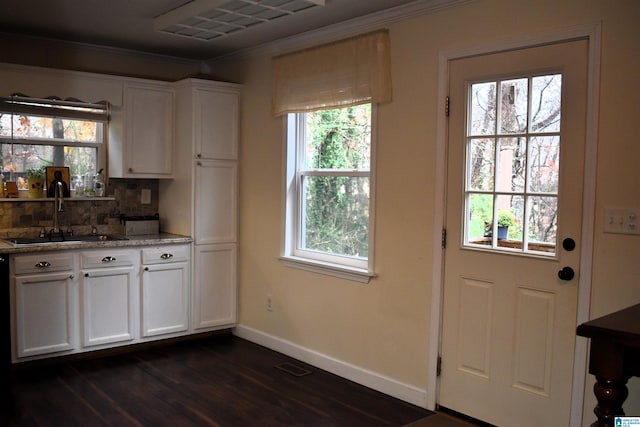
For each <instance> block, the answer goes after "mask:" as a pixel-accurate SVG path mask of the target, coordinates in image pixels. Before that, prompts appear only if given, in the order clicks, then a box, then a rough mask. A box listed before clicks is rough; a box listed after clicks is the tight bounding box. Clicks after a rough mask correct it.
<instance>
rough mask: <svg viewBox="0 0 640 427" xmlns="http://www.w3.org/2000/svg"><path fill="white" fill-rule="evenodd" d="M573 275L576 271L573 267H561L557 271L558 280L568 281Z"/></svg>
mask: <svg viewBox="0 0 640 427" xmlns="http://www.w3.org/2000/svg"><path fill="white" fill-rule="evenodd" d="M575 275H576V272H575V271H573V268H571V267H562V269H561V270H560V271H558V277H559V278H560V280H566V281H569V280H571V279H573V278H574V277H575Z"/></svg>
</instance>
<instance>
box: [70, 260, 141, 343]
mask: <svg viewBox="0 0 640 427" xmlns="http://www.w3.org/2000/svg"><path fill="white" fill-rule="evenodd" d="M134 288H135V281H134V269H133V267H119V268H103V269H95V270H84V271H83V274H82V278H81V286H80V291H81V301H82V309H81V313H82V331H83V333H82V345H83V346H84V347H88V346H93V345H99V344H107V343H116V342H121V341H128V340H132V339H133V338H134V337H135V335H134V315H135V312H136V310H135V303H136V300H135V289H134Z"/></svg>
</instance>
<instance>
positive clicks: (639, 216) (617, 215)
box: [604, 208, 640, 234]
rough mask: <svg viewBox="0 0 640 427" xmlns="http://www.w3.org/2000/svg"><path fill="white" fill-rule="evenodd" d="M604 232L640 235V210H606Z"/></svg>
mask: <svg viewBox="0 0 640 427" xmlns="http://www.w3.org/2000/svg"><path fill="white" fill-rule="evenodd" d="M604 232H605V233H617V234H640V209H633V208H605V210H604Z"/></svg>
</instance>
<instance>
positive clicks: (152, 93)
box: [123, 86, 173, 178]
mask: <svg viewBox="0 0 640 427" xmlns="http://www.w3.org/2000/svg"><path fill="white" fill-rule="evenodd" d="M124 114H125V119H124V123H125V124H124V132H125V141H124V144H125V147H124V163H125V170H124V171H123V172H124V176H125V177H141V178H154V177H155V178H170V177H171V174H172V172H173V170H172V159H173V92H172V91H171V90H169V89H166V88H164V87H161V86H160V87H157V88H155V87H151V86H149V87H147V86H144V87H142V86H141V87H137V86H127V88H126V89H125V113H124Z"/></svg>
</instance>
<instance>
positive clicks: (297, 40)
mask: <svg viewBox="0 0 640 427" xmlns="http://www.w3.org/2000/svg"><path fill="white" fill-rule="evenodd" d="M473 1H476V0H416V1H414V2H411V3H407V4H404V5H400V6H396V7H392V8H390V9H387V10H383V11H380V12H374V13H371V14H368V15H364V16H361V17H358V18H353V19H350V20H348V21H344V22H340V23H337V24H333V25H328V26H326V27H322V28H319V29H317V30H312V31H307V32H305V33H301V34H296V35H294V36H290V37H285V38H282V39H279V40H275V41H272V42H268V43H264V44H261V45H258V46H255V47H251V48H248V49H243V50H239V51H236V52H233V53H230V54H227V55H221V56H217V57H215V58H211V59H209V60H207V61H205V62H207V63H208V64H209V65H215V64H217V63H222V62H227V61H236V60H242V59H248V58H251V57H256V56H265V55H279V54H282V53H286V52H290V51H293V50H298V49H304V48H307V47H310V46H313V45H317V44H320V43H327V42H331V41H335V40H338V39H342V38H344V37H350V36H353V35H356V34H359V33H362V32H366V31H371V30H375V29H378V28H380V27H382V26H384V25H388V24H391V23H393V22H397V21H401V20H405V19H409V18H413V17H416V16H421V15H425V14H428V13H434V12H437V11H440V10H443V9H448V8H452V7H457V6H462V5H465V4H467V3H471V2H473Z"/></svg>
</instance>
